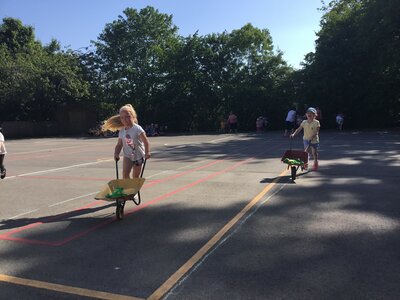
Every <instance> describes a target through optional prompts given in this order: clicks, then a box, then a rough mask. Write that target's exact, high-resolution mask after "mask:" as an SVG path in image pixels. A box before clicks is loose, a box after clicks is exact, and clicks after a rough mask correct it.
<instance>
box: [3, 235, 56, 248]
mask: <svg viewBox="0 0 400 300" xmlns="http://www.w3.org/2000/svg"><path fill="white" fill-rule="evenodd" d="M0 239H2V240H7V241H13V242H20V243H24V244H31V245H44V246H52V247H54V246H57V244H56V243H52V242H48V241H39V240H30V239H23V238H15V237H10V236H0Z"/></svg>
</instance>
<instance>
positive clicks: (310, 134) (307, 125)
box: [290, 107, 321, 171]
mask: <svg viewBox="0 0 400 300" xmlns="http://www.w3.org/2000/svg"><path fill="white" fill-rule="evenodd" d="M306 116H307V120H304V121H303V122H301V124H300V126H299V128H297V129H296V131H295V132H293V134H292V135H290V138H293V137H294V136H295V135H296V134H298V133H299V132H300V131H301V130H304V135H303V144H304V151H306V152H308V153H311V156H312V157H313V159H314V166H313V170H314V171H316V170H318V148H319V129H320V127H321V125H320V123H319V121H318V120H316V119H315V117H316V116H317V110H316V109H315V108H313V107H309V108H308V109H307V112H306Z"/></svg>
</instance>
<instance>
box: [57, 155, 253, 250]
mask: <svg viewBox="0 0 400 300" xmlns="http://www.w3.org/2000/svg"><path fill="white" fill-rule="evenodd" d="M252 159H254V158H248V159H246V160H244V161H241V162H238V163H236V164H234V165H233V166H231V167H229V168H226V169H224V170H221V171H218V172H215V173H213V174H210V175H208V176H206V177H203V178H201V179H199V180H196V181H194V182H192V183H190V184H188V185H185V186H183V187H181V188H179V189H176V190H174V191H171V192H169V193H166V194H164V195H161V196H159V197H157V198H155V199H153V200H150V201H148V202H146V203H145V204H141V205H140V206H138V207H136V208H134V209H131V210H129V211H128V212H126V213H125V216H127V215H130V214H133V213H134V212H137V211H139V210H142V209H144V208H146V207H147V206H149V205H152V204H154V203H157V202H159V201H161V200H164V199H165V198H168V197H170V196H172V195H175V194H177V193H179V192H182V191H184V190H186V189H188V188H190V187H193V186H195V185H197V184H199V183H201V182H204V181H206V180H209V179H211V178H213V177H215V176H218V175H220V174H222V173H226V172H228V171H230V170H232V169H235V168H237V167H239V166H240V165H242V164H244V163H247V162H248V161H250V160H252ZM116 220H117V218H116V217H113V218H112V219H109V220H107V221H105V222H102V223H100V224H97V225H96V226H93V227H91V228H89V229H87V230H85V231H82V232H80V233H77V234H75V235H73V236H70V237H68V238H66V239H64V240H62V241H60V242H57V243H56V245H57V246H62V245H65V244H66V243H68V242H70V241H72V240H75V239H77V238H79V237H82V236H84V235H86V234H88V233H90V232H92V231H95V230H97V229H99V228H101V227H103V226H105V225H107V224H110V223H113V222H115V221H116Z"/></svg>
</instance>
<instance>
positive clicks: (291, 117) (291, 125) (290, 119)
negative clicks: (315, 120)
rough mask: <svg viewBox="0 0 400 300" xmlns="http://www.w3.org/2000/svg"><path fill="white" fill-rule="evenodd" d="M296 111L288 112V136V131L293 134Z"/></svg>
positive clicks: (286, 131)
mask: <svg viewBox="0 0 400 300" xmlns="http://www.w3.org/2000/svg"><path fill="white" fill-rule="evenodd" d="M296 114H297V113H296V110H295V109H294V108H292V109H291V110H289V111H288V113H287V116H286V119H285V134H284V136H287V134H288V131H289V130H290V134H292V133H293V130H294V126H295V122H296Z"/></svg>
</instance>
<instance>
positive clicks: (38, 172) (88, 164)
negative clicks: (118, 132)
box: [5, 159, 113, 179]
mask: <svg viewBox="0 0 400 300" xmlns="http://www.w3.org/2000/svg"><path fill="white" fill-rule="evenodd" d="M112 160H113V159H105V160H99V161H95V162H90V163H84V164H77V165H71V166H67V167H62V168H55V169H49V170H43V171H37V172H31V173H25V174H20V175H16V176H10V177H6V178H5V179H7V178H8V179H11V178H16V177H24V176H30V175H35V174H44V173H51V172H56V171H60V170H66V169H72V168H77V167H83V166H90V165H96V164H99V163H102V162H106V161H112Z"/></svg>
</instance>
